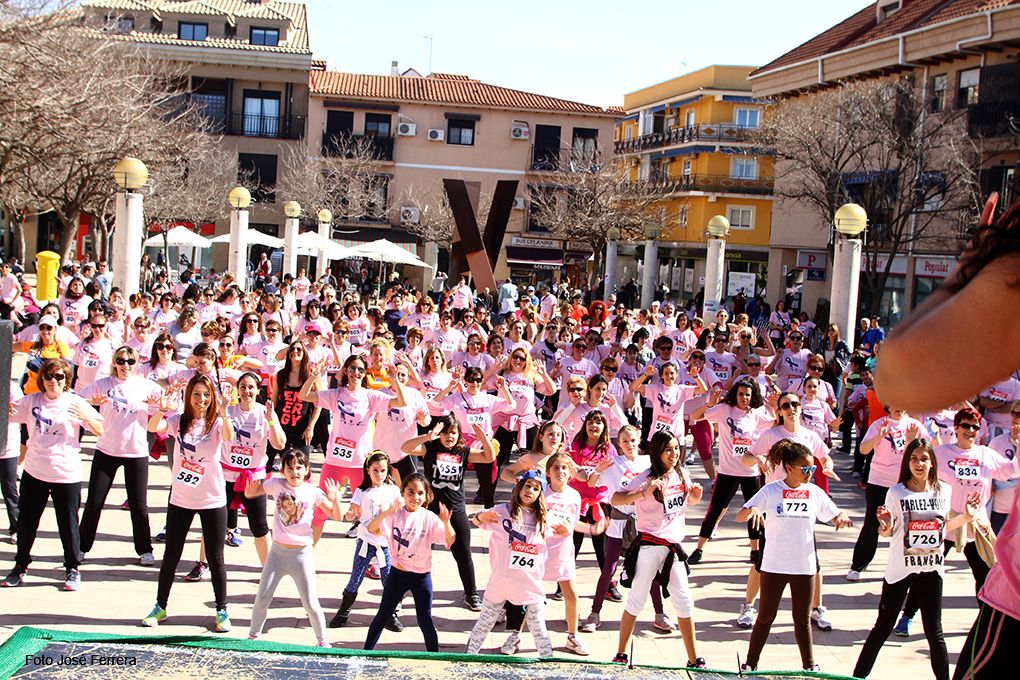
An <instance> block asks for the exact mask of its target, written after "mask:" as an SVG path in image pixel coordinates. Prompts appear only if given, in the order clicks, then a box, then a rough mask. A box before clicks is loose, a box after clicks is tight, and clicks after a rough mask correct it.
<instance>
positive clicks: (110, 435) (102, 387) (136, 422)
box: [78, 375, 163, 458]
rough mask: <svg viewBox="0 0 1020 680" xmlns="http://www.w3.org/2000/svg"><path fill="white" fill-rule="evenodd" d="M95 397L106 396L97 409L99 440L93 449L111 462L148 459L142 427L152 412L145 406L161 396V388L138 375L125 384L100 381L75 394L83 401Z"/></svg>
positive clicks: (115, 379)
mask: <svg viewBox="0 0 1020 680" xmlns="http://www.w3.org/2000/svg"><path fill="white" fill-rule="evenodd" d="M97 394H102V395H104V396H106V401H104V402H103V403H102V404H101V405H100V406H99V413H100V414H101V415H102V416H103V436H102V437H100V438H99V441H98V442H96V449H97V450H99V451H102V452H103V453H105V454H106V455H108V456H114V457H115V458H145V457H146V456H147V455H149V443H148V440H147V435H148V432H147V431H146V429H145V425H146V423H148V422H149V416H150V415H151V414H152V413H154V412H155V409H154V408H151V407H150V406H149V404H148V399H149V398H150V397H160V396H162V394H163V388H162V387H160V386H159V385H157V384H156V383H154V382H153V381H151V380H149V379H147V378H143V377H142V376H140V375H132V376H130V377H129V378H128V379H127V380H118V379H117V378H114V377H108V378H103V379H101V380H99V381H98V382H94V383H92V384H91V385H89V386H87V387H83V388H82V389H80V390H78V395H79V396H80V397H82V398H83V399H91V398H92V397H93V396H94V395H97Z"/></svg>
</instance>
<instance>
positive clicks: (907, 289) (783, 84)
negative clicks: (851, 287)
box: [749, 0, 1020, 332]
mask: <svg viewBox="0 0 1020 680" xmlns="http://www.w3.org/2000/svg"><path fill="white" fill-rule="evenodd" d="M882 78H912V79H913V80H914V83H915V86H920V87H921V88H924V89H925V90H926V92H927V93H930V94H929V100H930V105H929V106H930V114H931V115H942V114H951V113H953V112H962V114H963V115H964V119H965V124H966V127H967V130H968V132H969V135H970V137H971V139H972V140H973V141H974V143H975V145H976V146H977V148H978V151H979V155H980V167H979V168H978V177H979V181H980V185H981V191H982V193H983V194H985V195H986V194H987V193H988V192H990V191H993V190H995V191H999V192H1000V193H1001V194H1002V195H1003V197H1004V199H1005V201H1004V202H1005V203H1006V204H1008V202H1009V200H1011V199H1014V198H1016V197H1017V193H1016V190H1015V187H1016V174H1017V169H1018V160H1020V153H1018V147H1017V144H1016V138H1017V134H1020V124H1018V123H1017V121H1018V120H1020V5H1018V4H1017V3H1016V2H1015V1H1012V0H878V2H872V3H869V4H868V5H867V6H865V7H863V8H862V9H861V10H860V11H859V12H857V13H855V14H854V15H853V16H851V17H848V18H847V19H846V20H844V21H842V22H840V23H839V24H837V25H835V26H833V27H832V28H830V29H828V30H827V31H825V32H823V33H821V34H819V35H817V36H815V37H814V38H811V39H810V40H808V41H807V42H805V43H804V44H802V45H800V46H799V47H797V48H795V49H793V50H791V51H790V52H788V53H786V54H784V55H782V56H780V57H779V58H777V59H775V60H774V61H772V62H771V63H769V64H766V65H765V66H763V67H761V68H760V69H758V70H756V71H755V72H754V73H752V74H751V75H750V78H749V80H750V83H751V89H752V92H753V94H754V96H756V97H763V98H791V97H810V96H811V93H812V92H815V91H817V90H819V89H822V88H830V87H834V86H836V85H837V84H838V83H839V82H840V81H841V80H846V79H882ZM776 176H777V180H776V182H777V188H778V187H779V186H781V183H782V182H783V181H784V173H783V168H782V167H781V166H780V167H779V168H777V175H776ZM818 222H819V220H818V217H817V215H816V214H814V213H813V212H811V211H809V210H807V209H806V208H805V207H804V206H799V205H796V204H791V203H789V202H785V201H784V202H781V203H777V206H776V209H775V211H774V215H773V227H772V251H771V254H770V258H769V270H770V272H771V271H783V272H784V273H785V272H795V271H797V270H803V271H804V273H805V274H807V276H806V279H807V280H806V281H805V282H804V284H803V288H802V291H801V294H802V295H801V307H802V308H803V309H805V310H806V311H808V312H809V313H810V312H813V311H814V310H815V308H816V307H817V306H818V305H819V302H820V301H821V303H822V307H823V308H824V304H825V300H827V298H828V297H829V290H830V287H831V272H832V261H831V256H830V255H829V252H830V251H831V248H830V246H831V234H830V231H829V230H828V229H827V228H826V225H819V223H818ZM872 222H873V223H874V222H875V220H874V219H873V220H872ZM960 236H961V237H964V236H966V234H960ZM872 238H875V236H874V234H872ZM879 238H880V237H879ZM958 245H959V244H958ZM879 246H880V248H881V246H882V244H881V243H879ZM956 252H958V248H957V249H954V248H946V247H943V248H941V249H928V248H924V247H917V248H910V249H908V250H907V252H903V253H900V254H898V255H896V256H895V257H894V258H893V262H892V265H891V270H890V271H891V276H890V277H889V280H888V282H887V285H886V286H885V289H884V290H883V291H882V297H881V304H880V306H879V309H880V313H881V316H882V317H883V318H884V319H885V320H886V322H889V323H895V322H896V321H897V320H898V319H899V318H900V317H901V316H902V315H903V314H904V313H906V312H907V311H909V310H910V309H911V308H912V307H914V306H916V305H918V304H919V303H920V302H921V301H922V300H924V298H925V297H926V296H927V295H928V294H929V293H930V292H931V291H932V290H934V289H935V288H936V287H937V286H938V285H939V284H940V282H941V280H942V279H943V278H945V277H946V276H947V275H948V273H949V272H950V271H951V270H952V268H953V266H954V265H955V255H956ZM883 258H884V259H883ZM887 262H888V255H881V254H880V255H879V257H878V267H879V268H884V267H885V266H886V264H887ZM783 284H784V279H783V278H782V277H772V278H770V280H769V285H768V297H769V299H770V300H773V301H774V300H776V299H779V298H781V297H782V296H783V293H784V291H783V288H782V286H783ZM844 332H845V331H844Z"/></svg>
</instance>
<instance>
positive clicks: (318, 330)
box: [305, 323, 322, 335]
mask: <svg viewBox="0 0 1020 680" xmlns="http://www.w3.org/2000/svg"><path fill="white" fill-rule="evenodd" d="M305 333H318V334H319V335H322V329H321V328H319V327H318V326H316V325H315V324H314V323H310V324H308V325H307V326H305Z"/></svg>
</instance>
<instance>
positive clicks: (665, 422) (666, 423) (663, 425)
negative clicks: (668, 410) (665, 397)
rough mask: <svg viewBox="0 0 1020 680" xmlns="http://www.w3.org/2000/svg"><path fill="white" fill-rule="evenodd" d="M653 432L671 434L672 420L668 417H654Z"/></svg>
mask: <svg viewBox="0 0 1020 680" xmlns="http://www.w3.org/2000/svg"><path fill="white" fill-rule="evenodd" d="M654 431H655V432H672V431H673V419H672V418H670V417H669V416H656V417H655V430H654Z"/></svg>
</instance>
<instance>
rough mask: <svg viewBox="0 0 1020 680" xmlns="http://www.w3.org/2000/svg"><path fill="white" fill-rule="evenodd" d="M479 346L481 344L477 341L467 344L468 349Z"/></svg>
mask: <svg viewBox="0 0 1020 680" xmlns="http://www.w3.org/2000/svg"><path fill="white" fill-rule="evenodd" d="M481 346H482V343H481V342H479V341H478V340H472V341H471V342H469V343H468V347H481Z"/></svg>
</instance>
